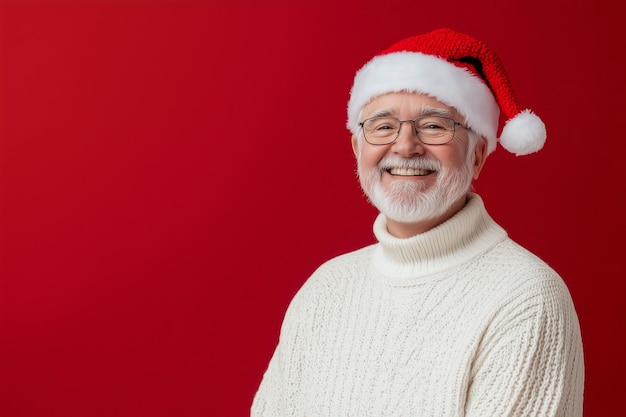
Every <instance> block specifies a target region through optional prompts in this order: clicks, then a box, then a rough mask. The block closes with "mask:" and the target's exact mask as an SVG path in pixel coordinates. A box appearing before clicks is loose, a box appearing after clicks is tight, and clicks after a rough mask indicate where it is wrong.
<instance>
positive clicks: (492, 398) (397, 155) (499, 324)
mask: <svg viewBox="0 0 626 417" xmlns="http://www.w3.org/2000/svg"><path fill="white" fill-rule="evenodd" d="M500 111H502V112H503V113H504V114H505V116H506V118H507V120H508V121H507V123H506V125H505V126H504V127H503V128H502V129H501V134H500V136H499V137H498V136H497V133H498V131H500V126H499V115H500ZM348 128H349V129H350V131H351V132H352V148H353V150H354V154H355V156H356V159H357V165H358V176H359V180H360V183H361V187H362V188H363V191H364V193H365V194H366V195H367V197H368V199H369V200H370V202H371V203H372V204H373V205H374V206H375V207H376V208H378V209H379V210H380V215H379V216H378V218H377V219H376V221H375V223H374V234H375V236H376V238H377V240H378V242H377V243H376V244H374V245H371V246H368V247H365V248H363V249H360V250H357V251H355V252H352V253H348V254H345V255H342V256H339V257H337V258H335V259H332V260H330V261H329V262H326V263H325V264H324V265H322V266H321V267H320V268H318V270H317V271H316V272H315V273H314V274H313V275H312V276H311V277H310V278H309V279H308V280H307V282H306V283H305V284H304V286H303V287H302V288H301V289H300V291H299V292H298V293H297V294H296V296H295V297H294V299H293V300H292V302H291V304H290V306H289V309H288V311H287V313H286V315H285V319H284V321H283V326H282V328H281V333H280V340H279V343H278V346H277V347H276V350H275V352H274V355H273V357H272V359H271V360H270V363H269V366H268V369H267V371H266V372H265V375H264V376H263V381H262V382H261V385H260V387H259V390H258V392H257V394H256V396H255V398H254V402H253V404H252V415H253V416H255V417H256V416H272V417H277V416H359V417H362V416H377V417H381V416H441V417H444V416H445V417H451V416H476V417H479V416H480V417H485V416H490V417H491V416H581V415H582V400H583V373H584V372H583V354H582V343H581V337H580V330H579V326H578V320H577V316H576V312H575V309H574V306H573V304H572V300H571V297H570V295H569V292H568V289H567V287H566V285H565V284H564V282H563V280H562V279H561V278H560V277H559V275H558V274H557V273H556V272H555V271H554V270H553V269H551V268H550V267H549V266H548V265H547V264H546V263H545V262H543V261H542V260H540V259H539V258H537V257H536V256H535V255H533V254H532V253H530V252H528V251H527V250H526V249H524V248H522V247H521V246H519V245H518V244H516V243H515V242H513V241H512V240H511V239H510V238H509V237H508V236H507V233H506V231H505V230H504V229H503V228H502V227H501V226H499V225H498V224H496V223H495V222H494V220H493V219H492V218H491V217H490V216H489V214H488V213H487V211H486V209H485V206H484V204H483V201H482V199H481V198H480V196H478V195H477V194H475V193H473V192H472V191H471V185H472V181H473V180H475V179H476V178H478V176H479V174H480V172H481V169H482V167H483V165H484V164H485V161H486V159H487V157H488V155H489V154H490V153H491V152H493V151H494V150H495V149H496V145H497V143H498V142H499V143H500V144H501V145H502V146H503V147H504V148H505V149H507V150H508V151H511V152H514V153H516V154H518V155H525V154H529V153H533V152H535V151H538V150H540V149H541V147H542V146H543V143H544V140H545V137H546V132H545V127H544V124H543V122H542V121H541V119H539V117H537V116H536V115H535V114H533V113H532V112H530V111H529V110H522V109H521V108H520V107H519V106H518V104H517V102H516V100H515V95H514V94H513V90H512V88H511V86H510V82H509V80H508V77H507V75H506V73H505V72H504V68H503V67H502V64H501V62H500V61H499V59H498V58H497V56H496V54H495V53H494V52H493V51H492V50H491V49H490V48H489V47H487V46H486V45H485V44H484V43H482V42H480V41H478V40H477V39H475V38H472V37H470V36H467V35H464V34H461V33H457V32H454V31H451V30H449V29H441V30H437V31H434V32H431V33H428V34H425V35H418V36H415V37H412V38H408V39H404V40H402V41H400V42H398V43H396V44H394V45H393V46H391V47H390V48H389V49H387V50H385V51H383V52H382V53H380V54H378V55H377V56H376V57H374V58H373V59H372V60H371V61H369V62H368V63H367V64H365V66H363V68H361V69H360V70H359V71H358V72H357V74H356V77H355V80H354V84H353V87H352V91H351V95H350V101H349V103H348Z"/></svg>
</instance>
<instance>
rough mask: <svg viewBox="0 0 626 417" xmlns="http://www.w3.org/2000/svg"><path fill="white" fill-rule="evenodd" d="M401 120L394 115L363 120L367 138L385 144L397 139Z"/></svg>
mask: <svg viewBox="0 0 626 417" xmlns="http://www.w3.org/2000/svg"><path fill="white" fill-rule="evenodd" d="M399 130H400V121H399V120H398V119H395V118H393V117H373V118H371V119H367V120H365V121H364V122H363V134H364V135H365V140H367V141H368V142H369V143H371V144H374V145H383V144H386V143H391V142H393V141H394V140H396V136H398V131H399Z"/></svg>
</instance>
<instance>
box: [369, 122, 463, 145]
mask: <svg viewBox="0 0 626 417" xmlns="http://www.w3.org/2000/svg"><path fill="white" fill-rule="evenodd" d="M428 117H438V118H440V119H447V120H451V121H452V123H453V124H452V136H450V139H449V140H448V141H447V142H444V143H428V142H424V141H423V140H422V138H421V137H420V134H419V132H418V131H417V125H416V124H415V122H416V121H418V120H420V119H425V118H428ZM372 119H395V120H397V121H398V122H400V127H398V131H397V132H396V136H395V137H394V138H393V140H391V141H389V142H385V143H372V142H370V141H369V140H367V135H366V134H365V128H364V127H363V126H364V125H365V123H366V122H367V121H368V120H372ZM405 122H411V123H412V124H413V133H415V136H416V137H417V140H419V141H420V143H422V144H424V145H428V146H441V145H447V144H448V143H450V142H452V140H453V139H454V137H455V135H456V127H457V126H461V127H462V128H463V129H465V130H470V129H469V128H468V127H466V126H464V125H463V124H462V123H460V122H457V121H456V120H454V119H453V118H452V117H447V116H437V115H432V116H418V117H416V118H415V119H406V120H400V119H398V118H397V117H392V116H373V117H369V118H367V119H365V120H363V121H362V122H360V123H359V124H358V126H359V127H360V128H361V132H363V138H364V139H365V141H366V142H367V143H369V144H370V145H372V146H385V145H390V144H392V143H394V142H395V141H396V140H398V138H399V137H400V130H402V125H403V124H404V123H405Z"/></svg>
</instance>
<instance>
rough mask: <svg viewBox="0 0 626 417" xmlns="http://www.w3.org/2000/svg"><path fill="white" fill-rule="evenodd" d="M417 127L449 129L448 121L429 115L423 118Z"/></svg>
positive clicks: (422, 128) (423, 128)
mask: <svg viewBox="0 0 626 417" xmlns="http://www.w3.org/2000/svg"><path fill="white" fill-rule="evenodd" d="M417 128H418V129H420V130H447V129H448V128H447V126H446V123H444V121H443V120H439V119H437V118H432V117H428V118H425V119H421V120H420V121H419V123H418V124H417Z"/></svg>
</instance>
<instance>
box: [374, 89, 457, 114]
mask: <svg viewBox="0 0 626 417" xmlns="http://www.w3.org/2000/svg"><path fill="white" fill-rule="evenodd" d="M426 109H437V110H442V111H445V112H448V113H449V114H450V116H451V117H453V118H456V117H458V116H459V113H458V112H457V111H456V109H455V108H454V107H450V106H448V105H446V104H444V103H442V102H441V101H439V100H437V99H436V98H434V97H432V96H429V95H428V94H421V93H409V92H399V93H387V94H383V95H380V96H378V97H375V98H374V99H372V100H370V102H369V103H367V104H366V105H365V106H364V107H363V118H367V117H369V116H370V115H371V114H373V113H381V112H383V113H385V114H389V115H391V116H398V117H416V116H419V115H420V114H422V113H423V112H424V111H425V110H426Z"/></svg>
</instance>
